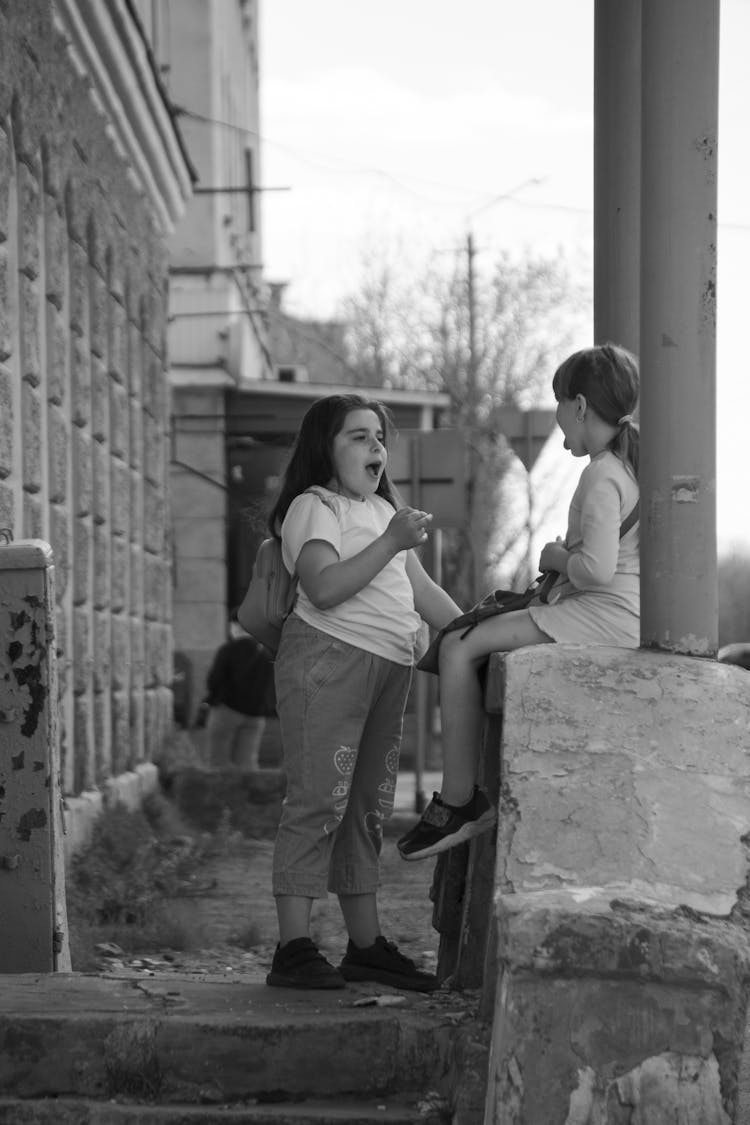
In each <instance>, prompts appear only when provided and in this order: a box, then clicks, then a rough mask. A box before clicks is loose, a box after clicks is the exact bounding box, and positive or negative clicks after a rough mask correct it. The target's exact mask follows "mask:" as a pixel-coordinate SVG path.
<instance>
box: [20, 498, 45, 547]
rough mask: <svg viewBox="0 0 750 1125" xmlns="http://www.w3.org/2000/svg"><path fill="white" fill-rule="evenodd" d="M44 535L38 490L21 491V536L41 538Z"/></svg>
mask: <svg viewBox="0 0 750 1125" xmlns="http://www.w3.org/2000/svg"><path fill="white" fill-rule="evenodd" d="M43 536H44V510H43V506H42V497H41V495H40V494H39V493H38V492H36V491H35V492H28V491H27V490H26V488H25V487H24V491H23V538H24V539H42V537H43Z"/></svg>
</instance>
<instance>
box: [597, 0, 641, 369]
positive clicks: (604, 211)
mask: <svg viewBox="0 0 750 1125" xmlns="http://www.w3.org/2000/svg"><path fill="white" fill-rule="evenodd" d="M594 44H595V46H594V339H595V341H596V342H597V343H599V344H603V343H606V341H608V340H610V341H612V342H613V343H618V344H623V345H624V346H625V347H626V348H629V349H630V350H631V351H632V352H635V353H636V354H637V353H638V352H639V350H640V332H639V294H640V198H641V0H596V4H595V9H594Z"/></svg>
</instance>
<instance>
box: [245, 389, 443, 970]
mask: <svg viewBox="0 0 750 1125" xmlns="http://www.w3.org/2000/svg"><path fill="white" fill-rule="evenodd" d="M387 430H388V424H387V416H386V411H385V408H384V407H383V406H382V405H381V404H380V403H376V402H370V401H368V400H367V399H364V398H362V397H360V396H359V395H331V396H329V397H328V398H324V399H321V400H319V401H318V402H316V403H314V404H313V406H311V407H310V409H309V410H308V412H307V414H306V415H305V417H304V419H303V421H302V426H301V428H300V431H299V435H298V437H297V441H296V444H295V447H294V450H293V452H292V456H291V460H290V462H289V465H288V468H287V470H286V473H285V475H284V478H283V482H282V486H281V491H280V495H279V498H278V500H277V502H276V504H275V506H274V508H273V510H272V512H271V514H270V517H269V527H270V528H271V532H272V534H275V535H277V536H278V535H279V529H280V530H281V534H280V538H281V544H282V554H283V558H284V563H285V564H286V566H287V568H288V570H289V571H290V572H291V573H296V574H297V575H298V577H299V586H298V595H297V601H296V604H295V607H294V610H293V612H292V614H291V615H290V616H289V617H288V618H287V620H286V621H285V623H284V628H283V631H282V638H281V645H280V647H279V651H278V655H277V657H276V673H275V675H276V697H277V710H278V714H279V719H280V726H281V737H282V743H283V747H284V768H285V771H286V777H287V792H286V798H285V801H284V805H283V809H282V814H281V820H280V824H279V830H278V835H277V839H276V846H275V851H274V862H273V892H274V895H275V898H276V908H277V913H278V920H279V944H278V946H277V948H276V952H275V954H274V958H273V965H272V967H271V971H270V973H269V974H268V976H267V978H266V979H267V983H268V984H269V985H274V986H279V987H287V988H342V987H344V986H345V982H346V981H347V980H374V981H379V982H381V983H385V984H391V985H395V986H396V987H400V988H408V989H416V990H419V991H430V990H431V989H433V988H435V987H436V985H437V981H436V978H435V977H434V976H433V975H432V974H429V973H424V972H421V971H420V970H419V969H418V968H417V967H416V965H415V964H414V962H413V961H411V960H410V959H409V958H408V957H405V956H404V955H403V954H402V953H400V952H399V951H398V949H397V948H396V946H395V945H393V944H392V943H391V942H389V941H387V940H386V939H385V938H384V937H383V935H382V934H381V932H380V924H379V921H378V910H377V899H376V891H377V887H378V883H379V865H378V859H379V855H380V849H381V844H382V826H383V821H384V820H385V819H386V817H388V816H389V815H390V813H391V811H392V809H393V798H394V794H395V790H396V779H397V771H398V757H399V747H400V742H401V731H402V725H403V714H404V708H405V705H406V697H407V693H408V690H409V684H410V682H411V675H412V665H413V662H414V650H415V644H416V640H417V632H418V629H419V627H420V617H423V618H424V619H425V620H426V621H427V622H428V623H429V624H430V625H432V626H434V627H436V628H441V627H442V626H443V625H445V624H447V623H448V622H449V621H451V620H452V619H453V618H454V617H455V616H456V614H457V613H460V610H459V608H458V606H457V605H456V604H455V602H454V601H453V600H452V599H451V598H450V597H448V595H447V594H446V593H445V591H443V590H442V589H441V588H440V587H439V586H437V585H436V584H435V583H434V582H433V581H432V579H431V578H430V577H429V576H428V575H427V573H426V572H425V570H424V569H423V567H422V565H421V563H420V562H419V559H418V558H417V556H416V554H415V552H414V550H413V548H415V547H419V546H421V545H423V544H424V542H425V540H426V539H427V526H428V524H429V521H430V519H431V517H430V516H429V515H428V514H427V513H425V512H421V511H417V510H416V509H414V508H398V506H397V502H396V498H395V496H394V492H393V486H392V485H391V482H390V481H389V479H388V474H387V472H386V462H387V458H388V454H387V450H386V438H387ZM327 891H331V892H333V893H334V894H336V895H337V896H338V899H339V903H340V906H341V912H342V914H343V918H344V923H345V926H346V929H347V932H348V935H349V942H348V947H347V952H346V956H345V957H344V959H343V961H342V962H341V965H340V967H339V968H335V967H334V966H333V965H331V964H330V963H329V962H328V961H327V960H326V959H325V958H324V957H323V955H322V954H321V953H320V951H319V950H318V948H317V946H316V945H315V944H314V943H313V941H312V940H311V938H310V915H311V908H312V904H313V900H314V899H316V898H323V897H325V895H326V893H327Z"/></svg>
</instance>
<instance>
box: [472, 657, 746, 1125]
mask: <svg viewBox="0 0 750 1125" xmlns="http://www.w3.org/2000/svg"><path fill="white" fill-rule="evenodd" d="M745 677H746V673H744V672H743V671H742V670H741V669H732V668H730V667H728V666H723V665H720V664H718V663H716V662H714V661H708V660H700V659H697V658H691V657H677V656H669V655H665V654H661V653H654V652H648V651H645V650H644V651H628V650H620V649H612V648H586V647H584V646H573V645H540V646H536V647H534V648H528V649H521V650H519V651H517V652H515V653H512V654H509V655H507V656H505V657H504V658H500V657H493V658H492V659H491V663H490V673H489V677H488V685H487V695H486V705H487V709H488V710H489V711H490V712H493V713H496V712H499V711H502V713H503V724H502V740H501V746H497V745H496V746H495V750H496V751H499V752H500V754H501V786H502V793H501V817H500V826H499V831H498V842H497V856H496V866H495V868H494V870H495V901H496V916H497V927H498V933H497V942H496V956H497V966H498V968H497V978H496V981H495V980H494V979H493V980H492V981H489V982H487V981H486V982H485V988H486V989H487V988H489V989H490V990H491V991H493V992H494V1020H493V1022H494V1027H493V1040H492V1051H491V1059H490V1081H489V1094H488V1106H487V1115H486V1117H485V1121H486V1123H487V1125H500V1123H502V1125H537V1123H538V1122H540V1121H561V1122H562V1121H566V1122H568V1123H569V1125H570V1123H578V1122H586V1123H593V1122H601V1123H602V1125H618V1123H619V1122H621V1121H623V1122H624V1121H626V1120H627V1121H629V1120H631V1119H633V1120H634V1119H635V1118H634V1116H633V1114H634V1113H637V1114H638V1115H639V1116H638V1120H639V1121H643V1122H644V1123H645V1122H648V1123H653V1125H656V1123H657V1122H658V1123H661V1122H664V1121H667V1120H675V1121H676V1120H679V1121H680V1122H684V1123H685V1125H708V1123H710V1125H728V1123H729V1122H732V1121H734V1120H735V1116H734V1114H735V1108H736V1101H737V1075H738V1070H739V1060H740V1056H741V1051H742V1042H743V1033H744V1024H745V1016H746V1006H747V992H748V981H749V980H750V938H749V937H748V934H747V933H746V930H745V928H744V925H743V924H742V912H743V909H744V902H745V899H746V897H747V890H746V888H747V886H748V862H747V851H746V844H745V841H744V839H743V837H744V836H745V834H746V833H747V830H748V827H750V794H748V789H747V781H746V776H747V766H746V761H747V752H748V749H749V748H750V712H749V711H748V707H747V686H746V683H745ZM488 749H489V747H488ZM495 985H496V988H495Z"/></svg>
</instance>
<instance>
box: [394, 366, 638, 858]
mask: <svg viewBox="0 0 750 1125" xmlns="http://www.w3.org/2000/svg"><path fill="white" fill-rule="evenodd" d="M552 389H553V391H554V394H555V398H556V400H557V423H558V425H559V426H560V429H561V430H562V432H563V435H564V438H565V442H564V444H565V448H566V449H568V450H570V452H571V453H572V454H573V456H574V457H589V458H590V461H589V464H588V465H587V466H586V468H585V469H584V470H583V473H582V474H581V478H580V481H579V483H578V487H577V488H576V491H575V493H574V495H573V499H572V501H571V504H570V510H569V514H568V531H567V535H566V537H565V540H564V541H562V540H559V539H558V540H557V541H556V542H554V543H547V544H546V546H545V547H544V548H543V549H542V553H541V557H540V561H539V569H540V570H541V571H556V572H558V574H559V578H558V580H557V582H556V584H555V586H554V587H553V591H552V595H551V598H550V604H546V605H542V604H534V603H532V604H531V606H529V608H528V609H522V610H517V611H515V612H512V613H507V614H504V615H501V616H497V617H489V618H486V619H485V620H484V621H482V622H481V623H480V624H478V625H477V626H476V627H475V628H474V629H472V631H471V632H470V633H468V635H467V636H466V637H465V638H463V639H462V637H461V632H460V631H454V632H449V633H446V634H445V636H444V637H443V639H442V641H441V643H440V650H439V661H440V713H441V717H442V743H443V783H442V788H441V792H440V794H437V793H435V794H434V796H433V799H432V801H431V802H430V803H429V805H428V806H427V808H426V809H425V810H424V812H423V814H422V817H421V819H420V820H419V821H418V822H417V824H416V825H415V826H414V827H413V828H412V829H410V830H409V831H408V832H407V833H406V834H405V835H404V836H402V837H401V839H400V840H399V842H398V848H399V852H400V853H401V856H402V857H403V858H404V859H409V860H411V859H424V858H426V857H428V856H433V855H437V854H438V853H439V852H442V851H445V850H446V849H448V848H452V847H454V846H455V845H456V844H459V843H462V842H463V841H465V840H469V839H471V838H472V837H473V836H476V835H478V834H479V833H481V832H485V831H487V830H488V829H489V828H491V827H492V825H493V824H494V823H495V820H496V819H497V813H496V810H495V809H494V808H493V806H492V805H491V803H490V802H489V800H488V799H487V797H486V795H485V794H484V793H483V792H482V790H480V789H478V788H477V786H476V784H475V782H476V778H477V770H478V763H479V749H480V741H481V732H482V726H483V717H484V716H483V711H482V695H481V687H480V680H479V675H478V673H479V670H480V668H481V667H482V665H483V664H484V662H485V661H486V659H487V657H488V656H489V655H490V653H493V652H509V651H510V650H512V649H516V648H521V647H523V646H524V645H538V644H550V643H552V642H554V641H559V642H561V643H564V642H568V643H575V644H588V645H595V644H604V645H621V646H623V647H626V648H637V647H638V645H639V643H640V578H639V575H640V555H639V530H638V522H637V519H636V520H635V521H634V523H633V526H632V527H631V528H630V530H627V531H625V533H624V534H623V535H622V537H620V529H621V525H622V524H623V523H624V522H625V521H626V520H627V519H628V516H629V515H630V514H631V512H633V510H634V509H635V507H636V505H637V503H638V449H639V434H638V428H637V426H636V425H635V423H634V421H633V414H634V412H635V409H636V406H637V403H638V390H639V376H638V365H637V362H636V360H635V358H634V357H633V356H632V355H631V354H630V353H629V352H627V351H625V349H624V348H621V347H618V346H616V345H613V344H605V345H603V346H601V347H594V348H587V349H585V350H583V351H579V352H576V353H574V354H573V355H571V356H570V357H569V358H568V359H566V360H565V361H564V362H563V363H562V364H561V365H560V367H559V368H558V369H557V371H556V372H555V376H554V379H553V382H552ZM628 522H629V521H628ZM623 530H624V529H623ZM553 599H554V600H553Z"/></svg>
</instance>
